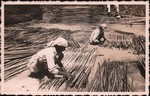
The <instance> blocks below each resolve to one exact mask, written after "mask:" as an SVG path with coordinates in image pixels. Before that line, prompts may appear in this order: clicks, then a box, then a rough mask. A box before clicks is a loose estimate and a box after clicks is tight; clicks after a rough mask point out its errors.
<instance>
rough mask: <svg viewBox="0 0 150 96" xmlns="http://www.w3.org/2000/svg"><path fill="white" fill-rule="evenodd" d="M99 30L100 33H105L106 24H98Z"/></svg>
mask: <svg viewBox="0 0 150 96" xmlns="http://www.w3.org/2000/svg"><path fill="white" fill-rule="evenodd" d="M99 29H100V30H101V31H105V30H106V29H107V25H106V24H100V25H99Z"/></svg>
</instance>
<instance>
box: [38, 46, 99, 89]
mask: <svg viewBox="0 0 150 96" xmlns="http://www.w3.org/2000/svg"><path fill="white" fill-rule="evenodd" d="M96 57H97V52H96V49H91V50H82V51H81V50H74V51H72V50H71V51H68V52H66V53H65V58H64V61H63V62H64V65H65V68H66V69H67V70H68V72H70V73H71V74H72V75H73V77H72V78H68V80H67V81H66V79H64V78H61V79H54V80H43V81H41V85H40V87H39V90H44V89H49V90H55V91H57V90H59V89H61V86H65V87H66V88H65V90H67V89H68V88H75V89H76V90H77V91H83V90H84V89H85V88H87V85H88V80H89V75H90V72H91V70H92V68H93V66H94V64H95V61H96Z"/></svg>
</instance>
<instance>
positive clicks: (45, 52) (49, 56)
mask: <svg viewBox="0 0 150 96" xmlns="http://www.w3.org/2000/svg"><path fill="white" fill-rule="evenodd" d="M56 55H57V52H56V49H55V47H49V48H45V49H42V50H41V51H39V52H38V53H37V54H36V58H40V57H44V56H45V58H46V60H47V67H48V69H49V70H51V69H53V68H54V67H55V66H56V65H55V60H54V58H55V57H56Z"/></svg>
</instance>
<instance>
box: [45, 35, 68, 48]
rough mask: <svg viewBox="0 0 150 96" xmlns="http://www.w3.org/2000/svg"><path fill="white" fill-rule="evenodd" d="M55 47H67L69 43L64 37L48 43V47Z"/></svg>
mask: <svg viewBox="0 0 150 96" xmlns="http://www.w3.org/2000/svg"><path fill="white" fill-rule="evenodd" d="M55 45H58V46H63V47H67V46H68V42H67V40H66V39H64V38H62V37H59V38H57V39H56V40H54V41H51V42H49V43H47V46H46V47H54V46H55Z"/></svg>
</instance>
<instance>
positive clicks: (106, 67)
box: [3, 2, 149, 95]
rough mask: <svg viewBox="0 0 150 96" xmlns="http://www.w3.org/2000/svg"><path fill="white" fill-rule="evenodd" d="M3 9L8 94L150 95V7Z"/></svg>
mask: <svg viewBox="0 0 150 96" xmlns="http://www.w3.org/2000/svg"><path fill="white" fill-rule="evenodd" d="M3 7H4V8H3V11H4V13H3V16H4V24H3V31H4V84H3V85H4V86H3V91H4V93H12V94H15V93H23V94H24V93H32V92H40V93H46V92H48V93H50V92H68V93H73V92H87V93H90V92H93V93H94V92H95V93H96V92H99V94H100V93H102V92H125V93H130V92H143V93H144V92H147V88H148V85H147V84H149V83H148V82H147V81H148V78H149V77H148V76H147V75H146V74H148V73H147V69H148V67H147V66H148V65H149V63H148V62H146V61H148V60H147V59H148V58H147V56H148V53H147V51H146V50H147V48H148V47H147V46H148V44H147V43H148V41H147V40H148V39H147V37H148V36H147V35H148V33H147V32H148V29H147V25H148V24H147V21H146V20H147V19H146V17H147V14H148V13H147V10H149V9H147V8H148V7H147V4H146V3H141V4H139V3H136V2H132V3H129V2H126V3H119V2H118V3H113V2H109V3H108V2H107V3H104V2H95V3H88V2H86V3H83V2H82V3H74V2H72V3H71V2H69V3H43V4H42V3H41V4H40V3H33V4H32V3H30V4H29V3H12V4H11V3H8V4H7V3H4V4H3ZM148 26H149V25H148ZM146 42H147V43H146ZM145 94H146V93H145ZM142 95H144V94H142Z"/></svg>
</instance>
